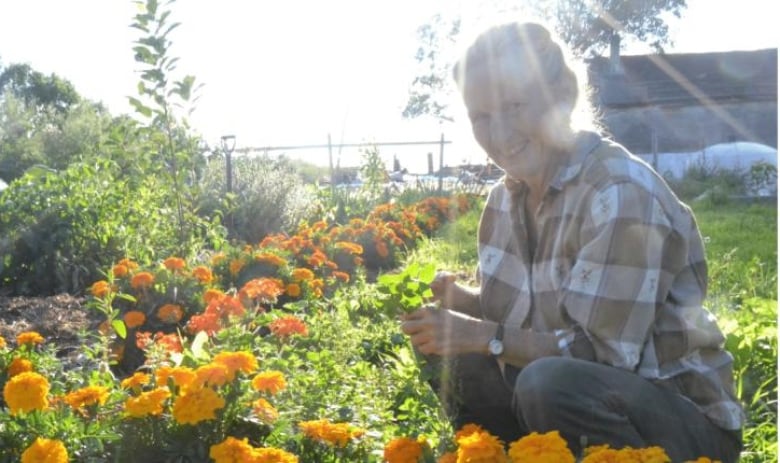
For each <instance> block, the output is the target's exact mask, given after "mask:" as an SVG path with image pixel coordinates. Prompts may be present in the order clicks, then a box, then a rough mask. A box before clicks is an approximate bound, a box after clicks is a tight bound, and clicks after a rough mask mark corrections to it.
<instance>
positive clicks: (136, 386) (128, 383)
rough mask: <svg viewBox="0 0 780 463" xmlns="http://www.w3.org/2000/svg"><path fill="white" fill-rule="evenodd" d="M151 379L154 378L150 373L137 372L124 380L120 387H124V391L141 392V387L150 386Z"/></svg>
mask: <svg viewBox="0 0 780 463" xmlns="http://www.w3.org/2000/svg"><path fill="white" fill-rule="evenodd" d="M151 379H152V377H151V376H150V375H149V374H148V373H143V372H140V371H137V372H135V373H133V376H129V377H127V378H125V379H123V380H122V382H121V383H119V385H120V386H121V387H122V389H133V390H140V389H141V387H143V386H145V385H147V384H149V381H151Z"/></svg>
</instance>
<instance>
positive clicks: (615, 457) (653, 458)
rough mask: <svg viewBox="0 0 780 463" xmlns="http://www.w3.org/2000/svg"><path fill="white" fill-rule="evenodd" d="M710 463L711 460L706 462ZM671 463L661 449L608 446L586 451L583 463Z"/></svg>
mask: <svg viewBox="0 0 780 463" xmlns="http://www.w3.org/2000/svg"><path fill="white" fill-rule="evenodd" d="M705 461H709V460H705ZM634 462H638V463H669V462H671V459H669V456H667V455H666V452H665V451H664V450H663V449H662V448H660V447H648V448H644V449H634V448H630V447H626V448H623V449H620V450H617V449H613V448H610V447H609V446H608V445H602V446H597V447H589V448H587V449H585V458H583V459H582V463H634Z"/></svg>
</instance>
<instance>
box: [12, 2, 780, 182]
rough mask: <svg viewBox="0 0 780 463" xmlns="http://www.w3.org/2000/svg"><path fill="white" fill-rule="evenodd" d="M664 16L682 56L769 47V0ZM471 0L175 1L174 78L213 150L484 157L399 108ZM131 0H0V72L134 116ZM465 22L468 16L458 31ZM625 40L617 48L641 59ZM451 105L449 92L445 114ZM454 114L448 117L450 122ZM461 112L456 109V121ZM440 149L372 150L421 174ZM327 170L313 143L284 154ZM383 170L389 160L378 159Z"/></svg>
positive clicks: (772, 29)
mask: <svg viewBox="0 0 780 463" xmlns="http://www.w3.org/2000/svg"><path fill="white" fill-rule="evenodd" d="M687 3H688V8H687V9H686V10H685V11H684V12H683V16H682V18H681V19H679V20H678V19H676V18H673V19H672V20H671V22H670V26H671V30H670V37H671V39H672V40H673V42H674V46H672V47H668V48H667V52H671V53H688V52H707V51H727V50H751V49H760V48H769V47H777V46H778V43H779V42H780V40H778V37H779V36H778V32H777V31H778V28H777V25H776V19H777V17H776V14H775V13H774V11H775V9H774V5H773V3H774V1H773V0H740V1H739V2H734V1H731V0H688V2H687ZM472 5H474V3H473V2H471V1H469V0H462V1H455V0H450V1H447V0H395V1H372V0H330V1H321V0H287V1H275V2H271V1H250V0H222V1H219V2H216V1H203V0H201V1H198V0H179V1H178V2H176V3H174V4H173V6H172V10H173V11H172V15H171V18H172V20H173V21H177V22H180V23H181V26H179V28H178V29H176V30H175V31H174V32H172V34H171V36H170V37H171V39H172V41H173V46H172V49H171V55H172V56H176V57H178V58H179V63H178V70H177V74H175V75H174V77H179V78H180V77H182V76H184V75H194V76H195V77H196V82H198V83H201V84H203V87H202V88H201V89H200V91H199V99H198V101H197V103H196V106H195V107H194V111H193V113H192V114H191V115H190V116H189V121H190V124H191V125H192V127H193V129H194V130H195V131H196V132H197V133H199V134H200V135H201V136H202V137H203V139H204V140H205V141H206V143H208V144H209V145H210V146H218V145H219V142H220V137H221V136H223V135H228V134H229V135H234V136H235V137H236V146H237V147H238V148H247V147H265V146H291V145H309V144H324V143H327V140H328V136H329V135H330V137H331V139H332V141H333V143H339V142H343V143H365V142H396V141H437V140H439V139H440V137H441V136H442V134H444V136H445V138H446V139H447V140H450V141H452V144H450V145H448V146H446V147H445V158H446V159H445V164H449V165H456V164H459V163H460V162H463V161H467V162H483V161H484V159H485V156H484V153H482V152H481V150H480V149H479V148H478V147H477V146H476V144H474V142H473V140H472V137H471V132H470V129H469V128H468V126H467V125H464V123H463V122H458V123H455V124H447V125H444V126H443V125H440V124H439V123H438V122H435V121H432V120H429V119H425V118H418V119H414V120H404V119H403V118H402V117H401V112H402V110H403V107H404V105H405V103H406V101H407V96H408V89H409V85H410V83H411V82H412V80H413V79H414V76H415V75H416V73H415V70H416V63H415V60H414V55H415V52H416V50H417V47H418V42H417V38H416V35H415V31H416V29H417V28H418V27H419V26H420V25H421V24H424V23H426V22H427V21H428V19H429V18H430V17H431V15H432V14H434V13H436V12H438V11H449V12H452V11H453V9H456V10H457V12H459V13H460V14H461V16H462V17H463V18H464V21H466V19H465V18H478V17H479V18H484V16H485V12H484V11H483V10H480V11H475V10H474V9H472V8H473V7H472ZM137 11H138V10H137V7H136V5H135V4H134V3H133V2H131V1H130V0H68V1H62V0H3V2H2V8H1V9H0V66H6V65H8V64H11V63H27V64H29V65H30V66H32V68H33V69H35V70H37V71H40V72H44V73H47V74H48V73H56V74H57V75H59V76H60V77H63V78H65V79H68V80H69V81H71V82H72V83H73V84H74V86H75V87H76V90H77V91H78V92H79V94H81V95H82V96H84V97H86V98H89V99H90V100H93V101H100V102H102V103H104V104H105V105H106V106H107V107H108V108H109V110H110V111H111V113H112V114H115V115H118V114H122V113H132V110H131V108H130V106H129V104H128V103H127V97H128V96H135V93H136V90H135V89H136V85H137V83H138V69H139V66H138V65H137V64H136V63H135V61H134V59H133V52H132V50H131V48H132V42H133V41H134V40H136V39H137V38H139V35H138V31H136V30H135V29H132V28H131V27H129V26H130V23H131V22H132V20H133V16H134V15H135V14H136V12H137ZM465 27H468V23H467V24H466V25H465ZM646 52H648V50H647V49H646V48H643V47H641V46H629V47H628V49H626V50H624V53H627V54H638V53H646ZM459 104H460V102H459V101H455V100H453V105H452V106H453V108H456V114H457V108H458V106H457V105H459ZM456 117H457V116H456ZM460 119H461V120H462V119H463V118H462V117H461V118H460ZM438 150H439V148H438V147H436V146H421V147H413V148H412V147H410V148H399V147H380V153H381V155H382V157H383V158H384V159H385V160H386V162H387V163H390V159H392V157H394V156H397V157H398V158H399V161H400V162H401V164H402V165H405V166H406V165H408V166H410V170H412V171H419V170H420V169H421V167H420V166H422V165H424V164H425V162H424V161H425V159H426V157H427V156H426V153H427V152H433V153H435V154H434V156H435V158H436V163H437V164H438V159H437V158H438V155H439V151H438ZM287 155H288V156H290V157H293V158H303V159H306V160H308V161H310V162H313V163H316V164H320V165H327V164H328V163H329V161H330V160H329V159H328V154H327V152H326V151H324V150H300V151H288V152H287ZM334 156H335V157H336V159H335V161H334V162H336V163H339V164H341V165H355V164H356V163H359V154H358V153H357V151H356V150H354V149H352V150H350V149H347V148H345V149H343V150H335V151H334ZM388 167H390V166H388Z"/></svg>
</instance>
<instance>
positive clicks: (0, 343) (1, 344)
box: [0, 336, 7, 349]
mask: <svg viewBox="0 0 780 463" xmlns="http://www.w3.org/2000/svg"><path fill="white" fill-rule="evenodd" d="M6 345H7V344H6V342H5V338H4V337H2V336H0V349H4V348H5V346H6Z"/></svg>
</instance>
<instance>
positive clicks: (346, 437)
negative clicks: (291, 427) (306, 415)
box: [298, 420, 365, 448]
mask: <svg viewBox="0 0 780 463" xmlns="http://www.w3.org/2000/svg"><path fill="white" fill-rule="evenodd" d="M298 427H299V428H300V430H301V432H303V434H304V435H305V436H306V437H308V438H309V439H312V440H315V441H320V442H324V443H326V444H328V445H330V446H335V447H340V448H344V447H346V446H347V444H348V443H349V442H350V441H352V440H354V439H357V438H359V437H361V436H363V435H364V434H365V431H364V430H362V429H359V428H355V427H353V426H352V425H350V424H349V423H331V422H330V421H328V420H314V421H303V422H301V423H298Z"/></svg>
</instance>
